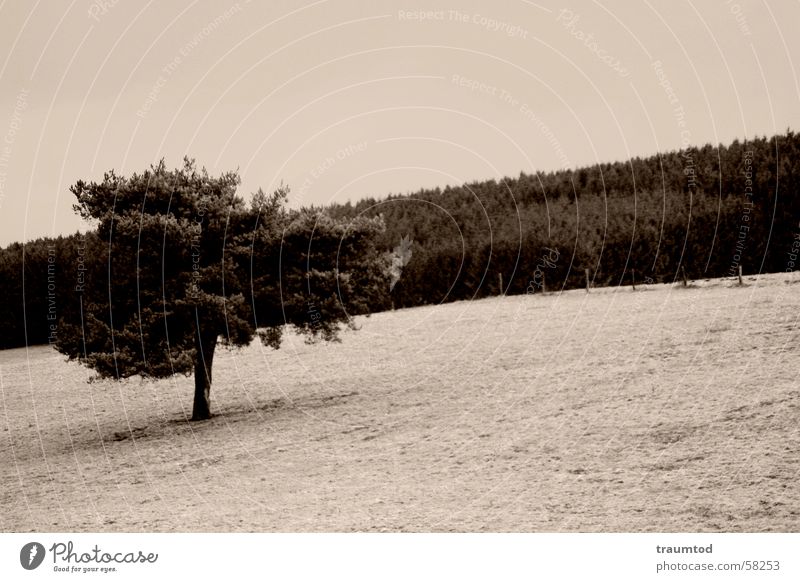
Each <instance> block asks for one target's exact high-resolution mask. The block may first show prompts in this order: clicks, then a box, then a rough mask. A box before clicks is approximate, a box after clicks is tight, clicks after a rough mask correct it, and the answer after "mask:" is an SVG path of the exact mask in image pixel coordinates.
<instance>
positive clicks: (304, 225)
mask: <svg viewBox="0 0 800 582" xmlns="http://www.w3.org/2000/svg"><path fill="white" fill-rule="evenodd" d="M239 183H240V180H239V176H238V174H237V173H235V172H228V173H224V174H222V175H220V176H219V177H211V176H209V175H208V173H207V172H206V170H205V169H202V170H199V171H198V170H197V169H196V167H195V163H194V161H193V160H189V159H185V160H184V165H183V167H182V168H179V169H175V170H167V168H166V166H165V164H164V162H163V160H162V161H161V162H160V163H159V164H158V165H156V166H151V167H150V169H148V170H147V171H145V172H143V173H141V174H133V175H132V176H130V177H127V178H126V177H122V176H118V175H117V174H115V173H114V172H113V171H111V172H109V173H107V174H105V176H104V178H103V180H102V181H101V182H99V183H96V182H91V183H86V182H84V181H78V182H77V183H76V184H75V185H74V186H72V187H71V188H70V190H71V191H72V193H73V194H74V195H75V196H76V197H77V199H78V202H77V204H75V205H74V208H75V210H76V212H78V213H80V215H81V216H82V217H83V218H85V219H90V220H95V221H97V223H98V224H97V231H96V233H94V234H93V235H92V236H91V237H87V240H89V243H87V245H86V250H85V253H84V254H85V256H84V257H83V262H82V263H81V269H82V271H81V273H82V277H81V279H80V280H81V284H80V285H79V286H78V287H76V291H78V301H76V305H75V306H73V308H71V309H68V310H66V312H65V313H63V314H62V317H61V319H60V321H59V327H58V340H57V343H56V347H57V349H58V350H59V351H61V352H62V353H64V354H66V355H67V356H68V357H69V359H75V360H78V361H80V362H81V363H82V364H85V365H86V366H88V367H90V368H92V369H93V370H95V371H96V372H97V373H98V375H99V376H100V377H102V378H115V379H120V378H127V377H130V376H134V375H139V376H142V377H145V378H166V377H169V376H172V375H173V374H186V375H188V374H191V373H192V372H194V378H195V392H194V406H193V411H192V419H193V420H203V419H207V418H209V417H210V416H211V407H210V391H211V378H212V365H213V362H214V352H215V349H216V347H217V344H218V343H220V342H221V343H222V344H223V345H225V346H229V347H230V346H244V345H247V344H249V343H250V342H251V341H252V340H253V339H254V337H255V336H256V335H259V337H260V338H261V340H262V341H263V342H264V343H265V344H266V345H269V346H272V347H274V348H278V347H279V346H280V343H281V333H282V330H283V327H284V326H285V325H287V324H288V325H291V326H293V327H294V328H295V329H296V330H298V331H300V332H301V333H303V334H305V335H306V337H307V340H308V341H315V340H317V339H321V340H336V339H338V335H337V333H338V331H339V330H340V329H341V327H342V324H345V325H349V326H350V327H353V319H352V316H354V315H357V314H363V313H369V312H370V311H371V310H374V309H375V308H376V307H380V306H381V304H382V303H384V302H385V300H386V299H385V289H386V288H387V287H388V282H387V281H386V272H387V266H386V264H385V262H386V259H385V257H384V255H383V254H382V253H380V252H379V251H378V250H377V248H376V244H375V241H376V239H377V235H378V234H379V233H381V232H382V231H383V228H384V225H383V222H382V220H381V219H366V218H357V219H355V220H352V221H349V222H347V223H345V222H340V221H335V220H333V219H332V218H330V217H329V216H327V215H326V214H324V213H323V212H320V211H314V210H301V211H289V210H287V209H286V206H285V202H286V197H287V193H288V189H287V188H285V187H283V186H282V187H281V188H279V189H278V190H277V191H276V192H274V193H273V194H272V195H266V194H265V193H264V192H262V191H261V190H259V191H258V192H257V193H256V194H254V196H253V199H252V202H251V204H250V205H249V206H248V205H246V204H245V202H244V200H243V199H242V198H239V197H237V196H236V188H237V186H238V184H239Z"/></svg>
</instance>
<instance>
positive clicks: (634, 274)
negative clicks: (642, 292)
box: [631, 269, 636, 291]
mask: <svg viewBox="0 0 800 582" xmlns="http://www.w3.org/2000/svg"><path fill="white" fill-rule="evenodd" d="M631 283H633V290H634V291H636V269H631Z"/></svg>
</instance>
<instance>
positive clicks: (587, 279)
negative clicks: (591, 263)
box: [584, 269, 589, 293]
mask: <svg viewBox="0 0 800 582" xmlns="http://www.w3.org/2000/svg"><path fill="white" fill-rule="evenodd" d="M584 273H586V292H587V293H588V292H589V269H584Z"/></svg>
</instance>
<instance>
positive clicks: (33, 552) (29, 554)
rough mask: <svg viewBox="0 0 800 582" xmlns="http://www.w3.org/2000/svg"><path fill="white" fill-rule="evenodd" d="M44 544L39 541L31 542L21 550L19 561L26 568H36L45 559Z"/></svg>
mask: <svg viewBox="0 0 800 582" xmlns="http://www.w3.org/2000/svg"><path fill="white" fill-rule="evenodd" d="M44 554H45V552H44V546H43V545H42V544H40V543H39V542H30V543H27V544H25V545H24V546H22V549H21V550H20V551H19V563H20V564H22V567H23V568H25V569H26V570H35V569H36V568H38V567H39V566H41V565H42V562H43V561H44Z"/></svg>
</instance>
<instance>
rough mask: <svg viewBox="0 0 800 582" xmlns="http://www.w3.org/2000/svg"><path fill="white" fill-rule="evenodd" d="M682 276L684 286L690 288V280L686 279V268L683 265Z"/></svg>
mask: <svg viewBox="0 0 800 582" xmlns="http://www.w3.org/2000/svg"><path fill="white" fill-rule="evenodd" d="M681 276H682V277H683V286H684V287H688V286H689V280H688V279H687V278H686V268H685V267H684V266H683V265H681Z"/></svg>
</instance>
